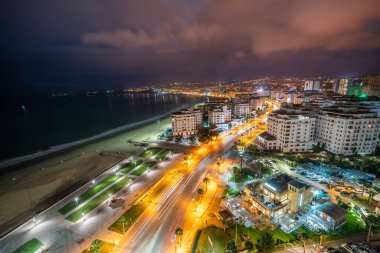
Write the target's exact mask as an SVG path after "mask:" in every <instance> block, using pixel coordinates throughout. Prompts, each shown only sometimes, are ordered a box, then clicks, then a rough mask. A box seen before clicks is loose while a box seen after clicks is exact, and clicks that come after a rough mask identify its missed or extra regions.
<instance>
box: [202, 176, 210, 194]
mask: <svg viewBox="0 0 380 253" xmlns="http://www.w3.org/2000/svg"><path fill="white" fill-rule="evenodd" d="M203 183H205V184H206V191H207V185H208V183H210V179H209V178H208V177H205V178H203Z"/></svg>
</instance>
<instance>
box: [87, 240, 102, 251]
mask: <svg viewBox="0 0 380 253" xmlns="http://www.w3.org/2000/svg"><path fill="white" fill-rule="evenodd" d="M102 246H103V242H102V241H100V240H93V241H92V243H91V246H90V253H99V252H100V248H101V247H102Z"/></svg>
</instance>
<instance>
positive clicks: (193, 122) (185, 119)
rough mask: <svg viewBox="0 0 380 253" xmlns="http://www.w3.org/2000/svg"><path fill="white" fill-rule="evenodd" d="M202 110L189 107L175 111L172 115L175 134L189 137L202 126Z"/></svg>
mask: <svg viewBox="0 0 380 253" xmlns="http://www.w3.org/2000/svg"><path fill="white" fill-rule="evenodd" d="M202 116H203V115H202V112H201V111H200V110H197V109H188V110H182V111H179V112H175V113H173V114H172V115H171V118H172V131H173V136H184V137H189V136H192V135H194V134H196V133H197V132H198V129H200V128H201V127H202Z"/></svg>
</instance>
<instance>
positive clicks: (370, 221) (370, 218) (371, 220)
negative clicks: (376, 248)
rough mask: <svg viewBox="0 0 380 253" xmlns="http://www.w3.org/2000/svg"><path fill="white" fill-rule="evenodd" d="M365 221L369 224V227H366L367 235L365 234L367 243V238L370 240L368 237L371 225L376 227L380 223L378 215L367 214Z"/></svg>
mask: <svg viewBox="0 0 380 253" xmlns="http://www.w3.org/2000/svg"><path fill="white" fill-rule="evenodd" d="M367 223H368V225H369V228H368V235H367V243H369V240H370V237H371V230H372V227H375V226H376V227H377V226H379V225H380V216H379V215H373V214H371V215H369V216H368V217H367Z"/></svg>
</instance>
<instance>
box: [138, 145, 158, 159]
mask: <svg viewBox="0 0 380 253" xmlns="http://www.w3.org/2000/svg"><path fill="white" fill-rule="evenodd" d="M161 150H162V149H161V148H159V147H150V148H147V150H145V151H144V153H142V156H143V157H152V156H154V155H156V154H157V153H158V152H160V151H161Z"/></svg>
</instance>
